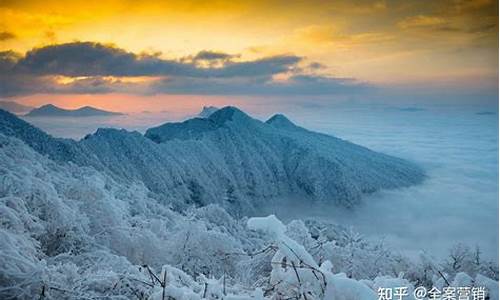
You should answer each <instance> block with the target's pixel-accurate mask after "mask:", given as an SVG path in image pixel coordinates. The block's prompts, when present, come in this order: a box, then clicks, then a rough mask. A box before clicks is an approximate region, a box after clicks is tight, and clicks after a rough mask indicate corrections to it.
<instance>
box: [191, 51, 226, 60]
mask: <svg viewBox="0 0 500 300" xmlns="http://www.w3.org/2000/svg"><path fill="white" fill-rule="evenodd" d="M233 57H235V55H231V54H227V53H224V52H217V51H209V50H203V51H200V52H198V54H196V55H195V56H194V57H193V60H228V59H231V58H233Z"/></svg>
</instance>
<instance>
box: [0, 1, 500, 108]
mask: <svg viewBox="0 0 500 300" xmlns="http://www.w3.org/2000/svg"><path fill="white" fill-rule="evenodd" d="M0 24H1V26H0V51H1V52H0V73H1V75H0V80H1V82H2V83H1V86H0V99H1V100H8V101H17V102H20V103H24V104H29V105H40V104H44V103H49V102H50V103H56V104H59V105H61V106H63V107H68V108H72V107H77V106H81V105H86V104H92V105H96V106H99V107H103V108H109V109H114V110H120V111H141V110H150V109H151V110H161V109H167V108H169V107H170V106H182V105H185V106H197V105H199V104H216V105H222V104H225V103H233V102H236V103H237V104H238V103H243V105H244V103H249V102H251V101H261V102H262V101H263V100H262V99H270V100H269V101H271V102H272V101H285V102H286V101H290V102H291V103H307V101H313V100H311V99H315V100H314V101H320V102H321V103H325V102H328V101H335V100H338V99H341V100H343V101H347V100H353V101H357V100H360V101H361V100H364V101H381V100H383V99H392V101H405V100H407V101H408V102H409V103H418V102H419V101H422V102H433V101H443V102H447V103H455V102H456V103H467V104H474V103H479V104H484V105H496V103H497V101H498V98H497V97H498V2H497V1H489V0H471V1H459V0H450V1H417V0H415V1H199V2H197V1H118V0H117V1H105V0H101V1H94V0H86V1H65V2H62V1H52V0H44V1H31V0H24V1H9V0H0ZM255 99H258V100H255ZM272 99H279V100H272Z"/></svg>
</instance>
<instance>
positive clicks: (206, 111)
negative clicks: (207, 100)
mask: <svg viewBox="0 0 500 300" xmlns="http://www.w3.org/2000/svg"><path fill="white" fill-rule="evenodd" d="M218 109H219V108H218V107H215V106H203V109H202V110H201V112H200V113H199V114H198V117H200V118H208V117H210V115H211V114H213V113H214V112H216V111H217V110H218Z"/></svg>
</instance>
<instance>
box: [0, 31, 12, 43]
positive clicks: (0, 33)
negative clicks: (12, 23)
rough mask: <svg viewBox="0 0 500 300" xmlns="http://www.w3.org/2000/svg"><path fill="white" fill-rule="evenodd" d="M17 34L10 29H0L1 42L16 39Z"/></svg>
mask: <svg viewBox="0 0 500 300" xmlns="http://www.w3.org/2000/svg"><path fill="white" fill-rule="evenodd" d="M15 38H16V35H15V34H14V33H12V32H9V31H0V42H2V41H7V40H12V39H15Z"/></svg>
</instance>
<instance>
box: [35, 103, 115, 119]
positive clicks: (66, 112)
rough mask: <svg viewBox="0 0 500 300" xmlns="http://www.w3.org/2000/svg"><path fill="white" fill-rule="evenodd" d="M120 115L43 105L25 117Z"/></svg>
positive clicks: (88, 108) (94, 110)
mask: <svg viewBox="0 0 500 300" xmlns="http://www.w3.org/2000/svg"><path fill="white" fill-rule="evenodd" d="M114 115H122V113H117V112H112V111H106V110H102V109H98V108H95V107H92V106H84V107H80V108H78V109H64V108H60V107H58V106H55V105H54V104H45V105H42V106H40V107H38V108H35V109H33V110H31V111H30V112H29V113H28V114H26V116H27V117H95V116H114Z"/></svg>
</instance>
